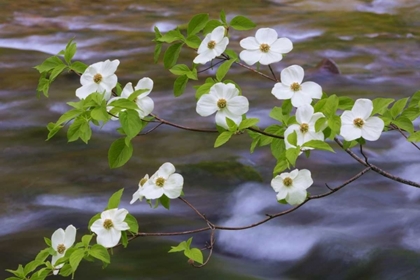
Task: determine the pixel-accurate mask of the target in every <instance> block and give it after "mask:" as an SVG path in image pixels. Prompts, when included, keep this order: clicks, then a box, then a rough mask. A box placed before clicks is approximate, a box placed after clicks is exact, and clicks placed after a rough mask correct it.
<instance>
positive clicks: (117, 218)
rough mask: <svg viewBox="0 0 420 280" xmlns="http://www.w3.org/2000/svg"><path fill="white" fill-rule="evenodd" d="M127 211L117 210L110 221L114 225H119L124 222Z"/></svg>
mask: <svg viewBox="0 0 420 280" xmlns="http://www.w3.org/2000/svg"><path fill="white" fill-rule="evenodd" d="M127 214H128V211H127V210H126V209H124V208H121V209H117V210H116V211H115V213H114V215H113V218H112V221H113V222H114V224H118V223H121V222H123V221H124V220H125V217H127Z"/></svg>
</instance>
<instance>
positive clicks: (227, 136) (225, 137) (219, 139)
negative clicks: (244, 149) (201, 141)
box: [214, 131, 233, 148]
mask: <svg viewBox="0 0 420 280" xmlns="http://www.w3.org/2000/svg"><path fill="white" fill-rule="evenodd" d="M232 135H233V132H231V131H224V132H222V133H221V134H219V136H218V137H217V139H216V142H215V143H214V147H215V148H217V147H220V146H222V145H223V144H225V143H226V142H227V141H229V139H230V137H232Z"/></svg>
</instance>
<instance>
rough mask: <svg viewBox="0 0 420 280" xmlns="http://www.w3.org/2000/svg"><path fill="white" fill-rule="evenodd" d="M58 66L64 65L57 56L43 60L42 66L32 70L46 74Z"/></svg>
mask: <svg viewBox="0 0 420 280" xmlns="http://www.w3.org/2000/svg"><path fill="white" fill-rule="evenodd" d="M58 65H64V62H63V61H62V60H61V59H60V58H59V57H57V56H51V57H49V58H47V59H46V60H44V62H42V64H40V65H37V66H35V67H34V68H35V69H36V70H38V71H39V73H46V72H49V71H50V70H52V69H54V68H55V67H57V66H58Z"/></svg>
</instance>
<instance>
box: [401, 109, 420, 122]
mask: <svg viewBox="0 0 420 280" xmlns="http://www.w3.org/2000/svg"><path fill="white" fill-rule="evenodd" d="M419 116H420V108H414V107H411V108H406V109H405V110H404V111H403V112H402V113H401V115H400V117H406V118H407V119H409V120H410V121H414V120H415V119H417V118H418V117H419Z"/></svg>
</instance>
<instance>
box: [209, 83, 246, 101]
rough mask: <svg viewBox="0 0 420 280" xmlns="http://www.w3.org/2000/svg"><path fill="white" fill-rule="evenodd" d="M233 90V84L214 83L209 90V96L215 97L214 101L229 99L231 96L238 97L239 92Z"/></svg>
mask: <svg viewBox="0 0 420 280" xmlns="http://www.w3.org/2000/svg"><path fill="white" fill-rule="evenodd" d="M234 89H235V85H234V84H231V83H229V84H224V83H216V84H214V85H213V86H212V87H211V88H210V91H209V94H210V95H213V96H215V97H216V101H217V100H218V99H220V98H224V99H230V98H232V97H233V96H236V95H238V94H237V92H239V91H237V92H234Z"/></svg>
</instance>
